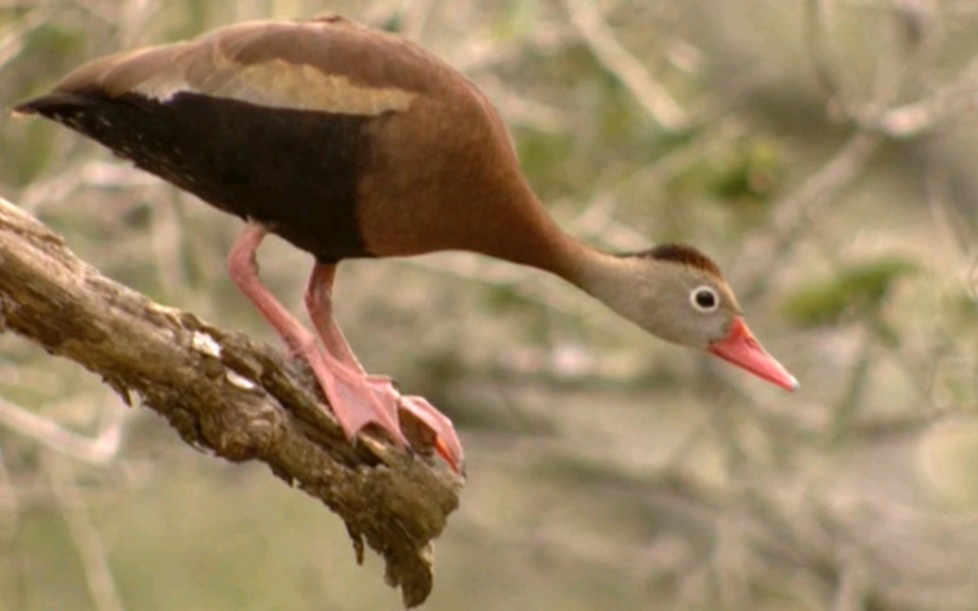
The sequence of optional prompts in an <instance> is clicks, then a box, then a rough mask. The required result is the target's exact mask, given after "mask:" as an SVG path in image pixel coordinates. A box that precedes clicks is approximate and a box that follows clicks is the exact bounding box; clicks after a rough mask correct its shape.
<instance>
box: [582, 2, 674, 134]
mask: <svg viewBox="0 0 978 611" xmlns="http://www.w3.org/2000/svg"><path fill="white" fill-rule="evenodd" d="M564 4H565V6H566V7H567V11H568V13H569V14H570V17H571V21H573V22H574V25H575V26H577V29H578V31H579V32H580V33H581V36H582V37H583V38H584V40H585V42H586V43H587V44H588V46H589V47H590V48H591V50H592V51H593V52H594V55H595V57H597V59H598V61H600V62H601V63H602V64H604V65H605V67H606V68H608V70H610V71H611V72H612V73H614V74H615V75H616V76H618V78H620V79H621V80H622V82H623V83H624V84H625V86H626V87H628V89H629V91H631V92H632V95H634V96H635V99H636V100H637V101H638V103H639V104H641V105H642V107H643V108H645V109H646V110H647V111H648V113H649V115H650V116H651V117H652V119H653V120H655V122H656V123H658V124H659V125H661V126H662V128H663V129H664V130H666V131H679V130H682V129H685V128H686V127H687V126H688V125H689V117H688V116H687V115H686V111H684V110H683V108H682V107H681V106H680V105H679V104H678V103H677V102H676V101H675V100H674V99H673V97H672V94H670V93H669V92H668V91H666V89H665V87H663V86H662V85H660V84H659V83H658V82H656V80H655V79H653V78H652V75H651V74H649V71H648V70H647V69H646V68H645V66H643V65H642V63H641V62H640V61H639V60H638V59H636V58H635V56H634V55H632V54H631V53H629V52H628V51H627V50H626V49H625V48H624V47H623V46H621V43H619V42H618V39H617V38H616V37H615V34H614V32H613V31H612V30H611V29H610V28H609V27H608V26H607V25H606V24H605V22H604V17H603V16H602V15H601V12H600V11H599V10H598V8H597V7H596V6H595V3H594V2H592V1H591V0H564Z"/></svg>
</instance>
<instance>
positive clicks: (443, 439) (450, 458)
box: [400, 395, 465, 475]
mask: <svg viewBox="0 0 978 611" xmlns="http://www.w3.org/2000/svg"><path fill="white" fill-rule="evenodd" d="M400 405H401V409H403V410H405V411H407V412H410V413H411V415H413V416H414V417H415V418H417V419H418V420H420V421H421V422H423V423H424V424H425V425H426V426H427V427H428V428H429V429H431V431H432V432H433V433H434V434H435V451H436V452H438V454H439V455H440V456H441V457H442V458H444V459H445V462H447V463H448V466H450V467H451V468H452V471H454V472H455V473H456V474H458V475H461V474H462V467H463V465H464V463H465V455H464V452H463V450H462V442H461V441H460V440H459V438H458V434H456V433H455V427H454V426H453V425H452V421H451V420H450V419H449V418H448V417H447V416H446V415H445V414H443V413H441V412H440V411H438V410H437V409H436V408H435V406H433V405H432V404H431V403H428V400H427V399H425V398H424V397H421V396H418V395H405V396H402V397H401V402H400Z"/></svg>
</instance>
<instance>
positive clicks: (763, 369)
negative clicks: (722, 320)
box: [707, 316, 798, 391]
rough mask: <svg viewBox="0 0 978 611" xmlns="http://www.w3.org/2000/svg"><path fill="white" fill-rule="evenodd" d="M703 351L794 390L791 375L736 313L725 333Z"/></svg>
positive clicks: (794, 383)
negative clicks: (723, 336)
mask: <svg viewBox="0 0 978 611" xmlns="http://www.w3.org/2000/svg"><path fill="white" fill-rule="evenodd" d="M707 350H708V351H710V352H711V353H713V354H715V355H716V356H718V357H720V358H722V359H723V360H725V361H730V362H731V363H733V364H734V365H737V366H739V367H743V368H744V369H746V370H747V371H749V372H751V373H753V374H754V375H756V376H758V377H759V378H762V379H765V380H767V381H768V382H770V383H772V384H776V385H778V386H780V387H781V388H785V389H787V390H791V391H794V390H797V389H798V380H797V379H795V376H793V375H791V374H790V373H788V370H787V369H785V368H784V367H783V366H782V365H781V363H779V362H777V361H776V360H774V357H773V356H771V355H770V354H768V353H767V351H765V350H764V348H762V347H761V344H760V343H759V342H758V341H757V340H756V339H755V338H754V336H753V335H752V334H751V332H750V329H748V328H747V324H746V323H745V322H744V319H743V318H741V317H740V316H736V317H734V319H733V322H732V323H731V324H730V331H729V332H728V333H727V336H726V337H725V338H723V339H721V340H719V341H716V342H713V343H712V344H710V345H709V347H707Z"/></svg>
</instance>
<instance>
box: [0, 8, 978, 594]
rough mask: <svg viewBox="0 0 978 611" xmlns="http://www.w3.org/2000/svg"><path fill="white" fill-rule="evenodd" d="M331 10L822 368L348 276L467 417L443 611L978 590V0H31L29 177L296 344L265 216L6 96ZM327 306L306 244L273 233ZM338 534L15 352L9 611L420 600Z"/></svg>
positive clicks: (434, 394)
mask: <svg viewBox="0 0 978 611" xmlns="http://www.w3.org/2000/svg"><path fill="white" fill-rule="evenodd" d="M323 11H335V12H339V13H341V14H344V15H346V16H348V17H350V18H354V19H357V20H360V21H363V22H366V23H369V24H371V25H374V26H377V27H382V28H386V29H390V30H394V31H397V32H400V33H402V34H403V35H405V36H407V37H409V38H411V39H414V40H416V41H418V42H420V43H421V44H422V45H424V46H425V47H426V48H428V49H430V50H431V51H433V52H434V53H436V54H437V55H439V56H441V57H443V58H446V59H447V60H448V61H449V62H450V63H451V64H453V65H454V66H455V67H457V68H458V69H459V70H461V71H462V72H463V73H465V74H466V75H467V76H469V77H470V78H471V79H472V80H474V81H475V82H476V83H477V84H478V85H479V86H480V87H481V88H482V89H483V90H484V91H485V92H486V93H487V94H488V96H489V97H490V99H491V100H492V101H493V102H494V104H495V105H496V106H497V107H498V108H499V110H500V112H501V114H502V115H503V117H504V118H505V120H506V121H507V123H508V124H509V125H510V127H511V129H512V131H513V136H514V139H515V143H516V147H517V149H518V151H519V154H520V158H521V160H522V164H523V167H524V169H525V171H526V173H527V175H528V176H529V179H530V182H531V183H532V185H533V186H534V188H535V189H536V190H537V192H538V193H539V195H540V196H541V198H542V199H543V200H544V201H545V202H547V204H548V206H549V209H550V210H551V211H552V213H553V215H554V216H555V217H556V218H557V219H558V220H559V222H560V224H561V225H562V226H563V227H564V228H565V229H566V230H567V231H569V232H571V233H573V234H574V235H576V236H578V237H580V238H581V239H583V240H585V241H587V242H589V243H591V244H594V245H596V246H600V247H603V248H605V249H608V250H612V251H627V250H634V249H639V248H644V247H647V246H649V245H650V244H652V243H656V242H664V241H684V242H690V243H693V244H696V245H697V246H699V247H700V248H701V249H702V250H704V251H705V252H707V253H709V254H710V255H711V256H712V257H713V258H714V259H716V260H717V261H718V263H719V264H720V266H721V268H723V270H724V271H725V272H726V274H727V275H728V277H729V279H730V281H731V284H732V285H733V286H734V288H735V290H736V291H737V292H738V294H739V295H740V298H741V302H742V305H743V307H744V309H745V311H746V313H747V319H748V322H749V323H750V325H751V327H752V328H753V330H754V332H755V333H756V334H757V336H758V337H759V338H760V340H761V341H762V342H763V343H764V344H765V346H766V347H767V348H768V350H769V351H770V352H772V353H773V354H774V355H776V356H777V357H778V358H779V359H780V360H781V361H782V362H783V363H784V364H785V365H786V366H787V367H788V368H789V369H790V370H791V371H792V372H793V373H794V374H795V375H796V376H797V377H798V378H799V379H800V380H801V389H800V390H799V391H798V392H797V393H795V394H788V393H785V392H783V391H781V390H779V389H777V388H775V387H773V386H770V385H767V384H765V383H764V382H762V381H760V380H758V379H756V378H754V377H752V376H750V375H748V374H746V373H745V372H743V371H740V370H735V369H734V368H732V367H730V366H728V365H726V364H723V363H721V362H719V361H718V360H716V359H713V358H711V357H708V356H706V355H704V354H698V353H694V352H693V351H690V350H685V349H681V348H677V347H675V346H670V345H666V344H665V343H663V342H661V341H658V340H656V339H654V338H652V337H650V336H647V335H645V334H643V333H641V332H639V331H638V330H637V329H636V328H634V327H632V326H631V325H630V324H629V323H627V322H625V321H623V320H621V319H620V318H618V317H617V316H615V315H613V314H611V313H610V312H609V311H607V310H605V308H604V307H603V306H601V305H599V304H597V303H595V302H593V301H591V300H590V299H589V298H587V297H586V296H584V295H583V294H580V293H579V292H577V291H575V290H573V289H572V288H570V287H569V286H567V285H564V284H562V283H561V282H560V281H558V280H556V279H554V278H550V277H544V276H543V275H541V274H539V273H536V272H533V271H531V270H525V269H519V268H517V267H514V266H511V265H507V264H504V263H499V262H495V261H489V260H486V259H482V258H478V257H475V256H471V255H466V254H460V253H443V254H438V255H431V256H425V257H419V258H415V259H410V260H399V261H383V262H376V261H354V262H349V263H345V264H344V265H343V266H342V267H341V272H340V277H339V280H338V286H337V303H336V307H337V313H338V318H339V320H340V322H341V324H342V325H343V327H344V328H345V330H346V333H347V336H348V337H349V338H350V341H351V343H352V344H353V346H354V348H355V349H356V350H357V351H358V353H359V355H360V357H361V359H362V360H363V361H364V363H365V364H366V366H367V368H368V369H369V370H371V371H373V372H377V373H381V372H383V373H389V374H392V375H394V376H395V377H396V378H397V379H398V380H399V382H400V383H401V385H402V386H403V388H405V389H407V390H408V391H410V392H411V393H419V394H423V395H425V396H427V397H428V398H429V399H430V400H431V401H432V402H433V403H434V404H435V405H437V406H439V407H440V408H441V409H442V410H443V411H445V412H446V413H447V414H448V415H450V416H451V417H452V418H453V419H454V420H455V422H456V423H457V425H458V428H459V432H460V434H461V437H462V440H463V442H464V443H465V445H466V451H467V459H468V475H469V480H468V483H467V486H466V487H465V489H464V490H463V494H462V505H461V508H460V509H459V510H458V511H457V512H456V513H455V514H453V515H452V516H451V518H450V522H449V525H448V528H447V530H446V531H445V532H444V534H443V535H442V537H441V538H440V539H439V540H438V542H437V547H436V583H435V589H434V592H433V594H432V596H431V598H430V599H429V601H428V603H427V604H426V605H425V607H424V608H426V609H430V610H432V611H434V610H455V609H487V610H510V609H565V610H590V609H839V610H855V609H878V610H884V609H901V610H902V609H954V610H956V609H978V414H976V412H978V333H976V331H978V247H976V238H978V204H976V199H978V172H976V169H978V155H976V150H978V149H976V147H978V127H976V125H978V122H976V118H978V113H976V112H975V110H976V108H975V107H976V106H978V1H976V0H958V1H954V0H836V1H828V0H826V1H824V2H819V1H816V0H811V1H802V0H796V1H794V2H773V1H763V0H724V1H723V2H716V1H715V0H671V1H661V2H647V1H645V0H595V1H589V0H492V1H485V2H449V1H447V0H371V1H354V0H348V1H334V2H315V1H311V0H241V1H238V2H233V3H232V2H221V3H218V2H206V3H205V2H197V1H196V0H57V1H54V0H41V1H31V0H0V108H2V109H3V112H0V196H3V197H6V198H7V199H10V200H11V201H13V202H15V203H17V204H18V205H20V206H22V207H23V208H25V209H26V210H28V211H29V212H31V213H32V214H34V215H36V216H37V217H39V218H40V219H41V220H42V221H43V222H45V223H47V224H48V225H50V226H51V227H53V228H54V229H55V230H56V231H59V232H61V233H62V234H64V236H65V237H66V239H67V242H68V244H69V246H70V247H71V248H72V249H73V250H74V251H75V252H76V253H77V254H78V255H79V256H80V257H82V258H83V259H85V260H87V261H89V262H90V263H92V264H93V265H94V266H96V267H97V268H99V269H100V270H102V272H104V273H105V274H107V275H108V276H110V277H112V278H114V279H116V280H119V281H121V282H123V283H125V284H127V285H129V286H131V287H133V288H135V289H137V290H139V291H141V292H144V293H145V294H147V295H149V296H150V297H151V298H153V299H155V300H157V301H159V302H162V303H164V304H167V305H172V306H175V307H180V308H185V309H188V310H191V311H193V312H195V313H196V314H198V315H199V316H201V317H202V318H204V319H206V320H208V321H210V322H213V323H217V324H220V325H222V326H225V327H227V328H230V329H236V330H244V331H246V332H247V333H249V334H251V335H252V336H255V337H259V338H263V339H264V340H266V341H268V342H272V343H277V339H276V338H275V337H274V335H273V334H272V332H271V330H270V329H269V328H268V327H267V326H265V325H264V324H263V322H262V321H261V319H260V318H259V316H258V315H257V314H256V313H255V311H253V309H252V308H251V307H250V305H249V304H247V303H246V302H245V300H244V299H242V298H241V297H240V296H239V295H238V294H237V293H236V291H235V290H234V287H233V286H232V284H231V283H230V281H229V280H228V279H227V277H226V274H225V271H224V257H225V254H226V252H227V251H228V249H229V247H230V245H231V243H232V240H233V238H234V236H235V234H236V232H237V231H238V230H239V229H240V221H238V220H236V219H233V218H230V217H226V216H223V215H221V214H220V213H218V212H215V211H213V210H211V209H210V208H208V207H207V206H204V205H201V204H200V203H199V202H198V201H195V200H194V198H193V197H191V196H188V195H185V194H182V193H180V192H178V191H176V190H175V189H174V188H171V187H169V186H168V185H165V184H164V183H163V182H162V181H160V180H158V179H155V178H153V177H151V176H149V175H146V174H143V173H140V172H138V171H135V170H133V169H131V168H130V167H129V165H128V164H127V163H124V162H121V161H119V160H117V159H115V158H113V157H111V156H110V155H109V154H108V153H106V152H105V151H104V150H103V149H101V148H100V147H98V146H97V145H95V144H93V143H91V142H89V141H87V140H84V139H83V138H81V137H79V136H76V135H75V134H74V133H71V132H69V131H68V130H66V129H64V128H61V127H58V126H54V125H52V124H50V123H48V122H45V121H42V120H37V119H35V120H28V119H11V118H10V117H8V113H7V110H9V108H10V106H11V105H12V104H13V103H15V102H17V101H19V100H22V99H24V98H26V97H29V96H30V95H33V94H37V93H40V92H43V91H45V90H46V89H47V88H48V87H49V86H50V85H51V84H53V82H54V81H55V80H57V79H58V78H59V77H60V76H62V75H63V74H65V73H66V72H67V71H68V70H70V69H72V68H74V67H76V66H77V65H79V64H80V63H81V62H83V61H84V60H86V59H89V58H92V57H95V56H99V55H102V54H105V53H108V52H112V51H115V50H120V49H125V48H130V47H134V46H141V45H147V44H154V43H161V42H166V41H173V40H179V39H183V38H186V37H191V36H194V35H196V34H198V33H200V32H202V31H204V30H207V29H209V28H212V27H216V26H218V25H224V24H229V23H232V22H235V21H239V20H244V19H254V18H281V19H291V18H306V17H311V16H313V15H315V14H317V13H319V12H323ZM260 261H261V265H262V271H263V277H264V279H265V281H266V282H267V284H268V285H269V286H270V287H271V288H272V289H273V290H274V291H276V293H277V294H278V295H280V296H282V298H283V300H284V302H285V303H286V304H287V305H289V306H290V307H292V309H293V310H294V311H296V312H299V311H300V310H301V296H302V288H303V285H304V282H305V279H306V274H307V272H308V269H309V266H310V265H311V260H310V258H309V257H308V256H306V255H303V254H302V253H299V252H297V251H295V250H293V249H291V248H288V247H286V246H285V245H284V244H283V243H282V242H281V241H278V240H269V241H268V242H267V243H266V246H264V247H263V249H262V252H261V255H260ZM367 557H368V559H367V563H366V566H365V567H363V568H361V567H357V566H356V565H355V563H354V559H353V552H352V549H351V545H350V542H349V539H348V537H347V535H346V533H345V531H344V528H343V526H342V524H341V522H340V521H339V520H338V519H337V518H336V517H335V516H333V515H332V514H330V513H329V512H328V511H327V510H326V509H325V508H324V507H323V506H321V505H319V504H317V503H316V502H315V501H313V500H312V499H311V498H309V497H307V496H306V495H304V494H302V493H301V492H298V491H294V490H290V489H288V488H287V487H285V486H283V485H282V483H281V482H280V481H278V480H277V479H275V478H273V477H270V474H269V473H268V471H267V469H265V468H264V467H262V466H260V465H254V464H245V465H231V464H228V463H224V462H220V461H217V460H214V459H212V458H210V457H208V456H204V455H201V454H199V453H196V452H194V451H193V450H191V449H190V448H189V447H188V446H186V445H185V444H184V443H182V442H181V441H180V440H179V439H178V438H177V435H176V434H175V433H174V431H172V430H171V429H170V428H169V427H168V426H166V424H165V423H164V422H163V421H162V420H161V419H160V418H158V417H157V416H156V415H155V414H153V413H152V412H150V411H149V410H146V409H127V408H125V407H124V406H123V405H122V404H121V402H120V400H119V399H118V397H117V396H116V395H115V394H114V393H112V392H111V391H110V390H109V389H108V388H106V387H105V386H104V385H103V384H102V383H101V382H100V381H99V380H98V379H97V378H96V377H95V376H92V375H90V374H88V373H87V372H86V371H84V370H81V369H80V368H79V367H78V366H76V365H74V364H73V363H71V362H67V361H63V360H58V359H54V358H52V357H50V356H48V355H46V354H45V353H43V351H41V350H40V349H38V348H37V347H36V346H34V345H32V344H30V343H28V342H27V341H25V340H22V339H20V338H18V337H14V336H12V335H10V334H7V335H3V336H0V610H3V611H7V610H12V611H13V610H16V611H20V610H38V611H40V610H50V609H59V610H65V611H73V610H82V609H97V610H99V611H116V610H119V609H159V610H177V609H180V610H192V609H207V610H224V609H228V610H230V609H343V610H346V609H352V610H360V609H362V610H373V609H397V608H400V596H399V593H398V592H396V591H394V590H392V589H390V588H387V587H386V586H385V585H384V584H383V580H382V566H381V563H380V562H379V561H378V559H377V557H376V556H375V555H374V554H372V553H368V555H367Z"/></svg>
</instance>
